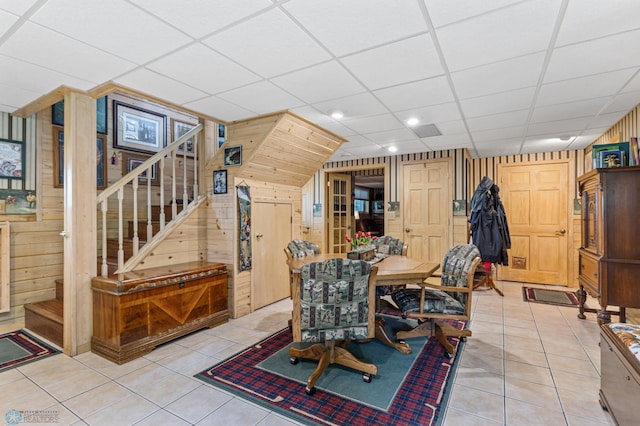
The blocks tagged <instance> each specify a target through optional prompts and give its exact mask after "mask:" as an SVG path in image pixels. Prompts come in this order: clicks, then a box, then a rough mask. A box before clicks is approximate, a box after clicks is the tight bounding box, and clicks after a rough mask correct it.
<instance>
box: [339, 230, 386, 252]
mask: <svg viewBox="0 0 640 426" xmlns="http://www.w3.org/2000/svg"><path fill="white" fill-rule="evenodd" d="M377 238H378V237H372V236H371V232H363V231H358V232H356V235H355V237H354V238H351V237H350V236H348V235H345V236H344V239H345V240H346V241H347V242H348V243H349V244H351V248H353V249H354V250H356V249H360V248H364V247H367V246H369V245H370V244H371V242H372V241H375V240H376V239H377Z"/></svg>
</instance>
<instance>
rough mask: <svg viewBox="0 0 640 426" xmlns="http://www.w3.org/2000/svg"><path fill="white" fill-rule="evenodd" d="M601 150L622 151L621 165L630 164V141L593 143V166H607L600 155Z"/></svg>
mask: <svg viewBox="0 0 640 426" xmlns="http://www.w3.org/2000/svg"><path fill="white" fill-rule="evenodd" d="M601 151H621V152H622V158H621V160H622V162H621V163H620V166H628V165H629V156H630V155H631V144H630V143H629V141H625V142H616V143H605V144H600V145H593V147H592V148H591V156H592V160H593V168H594V169H595V168H601V167H607V166H606V165H604V164H603V163H602V161H601V160H602V156H601V155H600V152H601Z"/></svg>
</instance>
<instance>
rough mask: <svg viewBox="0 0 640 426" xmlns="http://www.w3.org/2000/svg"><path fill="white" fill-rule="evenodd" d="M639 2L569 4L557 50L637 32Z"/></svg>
mask: <svg viewBox="0 0 640 426" xmlns="http://www.w3.org/2000/svg"><path fill="white" fill-rule="evenodd" d="M638 16H640V2H637V1H601V0H580V1H570V2H569V4H568V6H567V11H566V13H565V15H564V18H563V19H562V27H561V29H560V32H559V33H558V40H557V42H556V44H557V45H558V46H562V45H566V44H571V43H576V42H580V41H584V40H590V39H594V38H598V37H602V36H607V35H611V34H615V33H620V32H624V31H629V30H635V29H638V28H640V22H639V21H638Z"/></svg>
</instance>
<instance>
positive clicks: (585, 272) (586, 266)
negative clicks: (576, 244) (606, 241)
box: [578, 252, 600, 296]
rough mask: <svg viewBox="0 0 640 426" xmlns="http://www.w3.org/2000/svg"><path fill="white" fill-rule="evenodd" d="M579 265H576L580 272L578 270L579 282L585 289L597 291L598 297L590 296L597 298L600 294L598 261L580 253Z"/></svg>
mask: <svg viewBox="0 0 640 426" xmlns="http://www.w3.org/2000/svg"><path fill="white" fill-rule="evenodd" d="M579 258H580V260H579V263H578V265H579V266H580V270H579V276H580V281H581V282H582V284H583V285H585V286H586V287H587V288H590V289H592V290H594V291H597V293H598V295H592V296H599V293H600V284H599V279H600V276H599V272H598V270H599V267H598V266H599V262H598V259H596V258H593V257H591V256H589V255H587V254H585V253H582V252H581V253H580V254H579Z"/></svg>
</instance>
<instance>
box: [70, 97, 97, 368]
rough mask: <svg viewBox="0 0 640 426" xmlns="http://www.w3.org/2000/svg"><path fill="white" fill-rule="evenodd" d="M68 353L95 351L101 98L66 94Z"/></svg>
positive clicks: (72, 354)
mask: <svg viewBox="0 0 640 426" xmlns="http://www.w3.org/2000/svg"><path fill="white" fill-rule="evenodd" d="M64 123H65V126H64V206H65V209H64V232H63V236H64V353H65V354H67V355H69V356H74V355H77V354H80V353H83V352H87V351H89V350H90V349H91V335H92V331H93V330H92V329H93V321H92V293H91V278H92V277H94V276H95V275H96V268H97V266H96V265H97V263H96V262H97V260H96V255H97V242H96V220H97V218H96V184H95V182H96V100H95V99H94V98H92V97H90V96H88V95H86V94H84V93H80V92H75V91H67V92H66V93H65V96H64Z"/></svg>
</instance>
